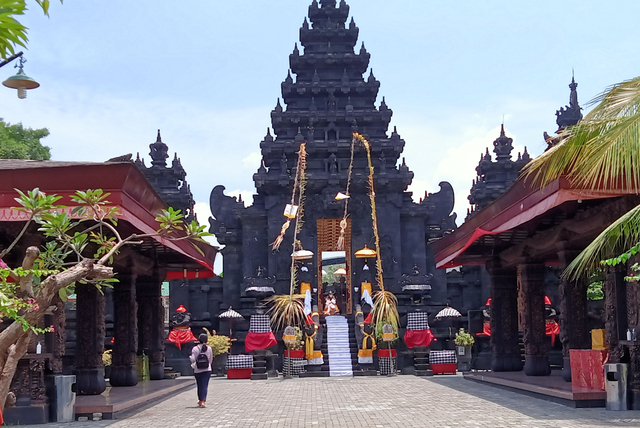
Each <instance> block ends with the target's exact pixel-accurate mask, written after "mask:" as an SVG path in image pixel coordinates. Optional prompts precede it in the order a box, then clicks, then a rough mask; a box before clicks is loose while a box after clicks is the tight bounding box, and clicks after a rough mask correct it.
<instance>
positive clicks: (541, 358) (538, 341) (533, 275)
mask: <svg viewBox="0 0 640 428" xmlns="http://www.w3.org/2000/svg"><path fill="white" fill-rule="evenodd" d="M518 287H519V289H520V299H521V306H522V309H523V313H522V314H521V315H522V319H523V326H522V327H523V331H524V353H525V361H524V373H525V374H526V375H527V376H549V375H550V374H551V366H550V365H549V344H548V343H547V336H546V330H545V313H544V295H545V284H544V263H526V264H520V265H518Z"/></svg>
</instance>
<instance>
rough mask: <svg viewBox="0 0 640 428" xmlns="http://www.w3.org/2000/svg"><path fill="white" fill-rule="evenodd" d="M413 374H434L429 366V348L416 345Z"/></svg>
mask: <svg viewBox="0 0 640 428" xmlns="http://www.w3.org/2000/svg"><path fill="white" fill-rule="evenodd" d="M413 367H414V372H413V374H414V375H416V376H433V371H432V370H431V369H430V366H429V348H427V347H426V346H416V347H415V348H413Z"/></svg>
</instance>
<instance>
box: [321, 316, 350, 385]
mask: <svg viewBox="0 0 640 428" xmlns="http://www.w3.org/2000/svg"><path fill="white" fill-rule="evenodd" d="M325 322H326V325H327V335H326V343H327V354H326V355H327V360H328V362H329V373H330V374H329V375H330V376H353V354H352V349H351V348H352V346H351V341H350V332H351V331H352V330H353V329H352V328H350V326H349V322H348V321H347V318H346V317H344V316H342V315H331V316H327V317H325Z"/></svg>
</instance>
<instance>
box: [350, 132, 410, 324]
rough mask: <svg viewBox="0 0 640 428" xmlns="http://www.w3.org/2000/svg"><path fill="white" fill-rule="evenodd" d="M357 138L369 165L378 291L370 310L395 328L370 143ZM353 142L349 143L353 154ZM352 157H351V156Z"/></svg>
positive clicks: (394, 302)
mask: <svg viewBox="0 0 640 428" xmlns="http://www.w3.org/2000/svg"><path fill="white" fill-rule="evenodd" d="M356 140H359V141H360V142H361V143H362V145H363V146H364V148H365V150H366V152H367V163H368V165H369V177H368V184H369V200H370V201H371V222H372V225H373V236H374V238H375V243H376V280H377V281H378V287H380V291H376V292H375V293H374V296H373V300H374V307H373V310H372V313H373V321H374V323H376V324H377V323H379V322H387V323H389V324H391V325H392V326H393V327H394V328H395V329H397V328H398V325H399V316H398V299H397V298H396V296H394V295H393V293H391V292H390V291H387V290H385V288H384V280H383V277H382V259H381V257H380V235H379V233H378V214H377V211H376V192H375V188H374V185H373V164H372V163H371V145H370V144H369V141H368V140H367V139H366V138H364V137H363V136H362V135H361V134H358V133H357V132H354V133H353V143H355V141H356ZM353 151H354V144H352V145H351V153H352V156H353ZM352 159H353V157H352Z"/></svg>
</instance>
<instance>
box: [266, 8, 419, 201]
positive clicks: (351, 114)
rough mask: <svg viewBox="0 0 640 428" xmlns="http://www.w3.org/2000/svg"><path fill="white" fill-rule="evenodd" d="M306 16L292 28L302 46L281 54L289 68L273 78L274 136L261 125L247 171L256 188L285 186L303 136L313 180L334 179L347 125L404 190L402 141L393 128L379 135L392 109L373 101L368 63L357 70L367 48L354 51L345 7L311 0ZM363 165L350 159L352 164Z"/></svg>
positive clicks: (341, 171)
mask: <svg viewBox="0 0 640 428" xmlns="http://www.w3.org/2000/svg"><path fill="white" fill-rule="evenodd" d="M308 16H309V20H307V18H305V20H304V22H303V24H302V27H301V28H300V43H301V45H302V48H303V51H302V52H301V51H300V49H299V48H298V45H297V44H296V45H295V47H294V49H293V53H292V54H291V55H289V67H290V70H289V71H288V72H287V77H286V79H285V80H284V82H282V85H281V89H282V99H283V101H284V106H283V105H282V103H281V102H280V99H278V101H277V103H276V107H275V108H274V109H273V111H272V112H271V123H272V127H273V131H274V134H275V136H272V135H271V132H270V131H269V130H267V135H266V136H265V138H264V140H263V141H262V142H261V144H260V147H261V149H262V157H263V162H262V165H261V166H260V169H259V170H258V172H257V173H256V174H255V175H254V181H255V183H256V188H257V189H258V193H259V194H269V193H277V192H280V190H279V189H278V188H279V187H280V186H288V185H290V182H289V179H290V171H291V169H294V170H295V165H294V162H295V158H296V156H295V152H296V151H297V150H298V147H299V145H300V143H301V142H303V141H304V142H306V143H307V151H308V153H309V156H308V163H307V165H308V166H307V171H308V174H309V178H313V179H314V186H315V187H316V188H322V187H325V186H326V185H327V184H330V185H337V184H338V183H339V182H340V183H341V185H342V183H344V182H346V175H347V169H348V165H349V159H350V150H351V138H352V133H353V132H354V131H358V132H360V133H361V134H363V135H364V136H365V137H367V139H369V141H370V142H371V146H372V149H373V154H372V155H373V160H374V167H375V169H376V172H377V173H380V174H386V179H388V180H389V181H390V184H391V185H392V187H393V189H394V190H395V191H403V190H405V189H406V187H407V186H408V185H409V184H410V183H411V180H412V178H413V173H412V172H411V171H409V169H408V167H407V166H406V165H404V162H403V163H402V164H401V166H400V167H398V168H396V164H397V162H398V160H399V157H400V154H401V153H402V150H403V148H404V140H402V139H401V138H400V135H399V134H398V133H397V132H396V130H395V129H394V130H393V132H392V133H391V136H390V137H388V136H387V129H388V126H389V122H390V121H391V116H392V114H393V112H392V111H391V109H390V108H389V107H388V106H387V104H386V102H385V99H384V97H383V98H382V101H381V102H380V105H379V106H378V107H376V105H375V102H376V97H377V95H378V89H379V87H380V82H379V81H378V80H377V79H376V78H375V77H374V75H373V71H372V70H369V74H368V77H366V78H365V77H364V76H365V72H366V71H367V68H368V66H369V57H370V55H369V53H368V52H367V50H366V49H365V47H364V43H363V44H362V45H361V47H360V48H359V50H358V51H357V52H356V50H355V46H356V42H357V39H358V31H359V30H358V27H357V26H356V24H355V21H354V20H353V18H351V20H350V22H349V24H347V18H348V16H349V6H348V5H347V4H346V3H345V2H344V0H343V1H340V4H339V5H337V4H336V1H320V3H318V2H317V1H315V0H314V1H313V3H312V4H311V5H310V6H309V12H308ZM309 21H310V22H309ZM292 74H293V76H295V79H294V77H292ZM274 137H275V138H274ZM364 167H365V164H364V163H363V162H362V159H358V160H357V162H356V164H355V166H354V170H355V169H358V168H359V169H364Z"/></svg>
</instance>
